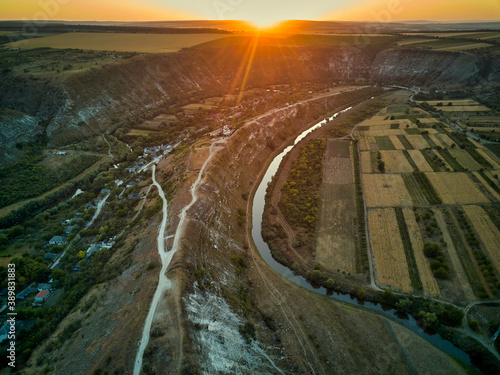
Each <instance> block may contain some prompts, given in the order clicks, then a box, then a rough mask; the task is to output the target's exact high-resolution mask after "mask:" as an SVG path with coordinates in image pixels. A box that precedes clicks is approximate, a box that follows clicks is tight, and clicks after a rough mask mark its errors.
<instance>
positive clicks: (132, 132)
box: [127, 129, 153, 137]
mask: <svg viewBox="0 0 500 375" xmlns="http://www.w3.org/2000/svg"><path fill="white" fill-rule="evenodd" d="M151 133H153V132H152V131H149V130H143V129H130V131H129V132H128V133H127V135H132V136H136V137H139V136H141V135H143V136H148V135H150V134H151Z"/></svg>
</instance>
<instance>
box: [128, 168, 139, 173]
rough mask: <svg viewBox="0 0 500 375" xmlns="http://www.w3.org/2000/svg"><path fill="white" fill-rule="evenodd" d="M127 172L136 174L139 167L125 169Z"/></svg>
mask: <svg viewBox="0 0 500 375" xmlns="http://www.w3.org/2000/svg"><path fill="white" fill-rule="evenodd" d="M125 170H127V171H129V172H130V173H136V172H137V167H131V168H125Z"/></svg>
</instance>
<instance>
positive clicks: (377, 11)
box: [321, 0, 500, 22]
mask: <svg viewBox="0 0 500 375" xmlns="http://www.w3.org/2000/svg"><path fill="white" fill-rule="evenodd" d="M321 19H323V20H332V19H335V20H344V21H347V20H358V21H377V22H394V21H405V20H430V21H461V20H489V21H494V20H497V21H500V1H499V0H476V1H471V0H418V1H417V0H364V1H359V2H358V3H357V4H353V3H350V4H349V5H345V6H344V7H342V8H341V9H337V10H336V11H334V12H331V13H327V14H325V15H323V16H322V17H321Z"/></svg>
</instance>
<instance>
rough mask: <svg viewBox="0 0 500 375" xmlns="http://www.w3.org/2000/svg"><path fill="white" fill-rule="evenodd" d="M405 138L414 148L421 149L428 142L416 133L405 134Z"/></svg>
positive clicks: (426, 146) (427, 145)
mask: <svg viewBox="0 0 500 375" xmlns="http://www.w3.org/2000/svg"><path fill="white" fill-rule="evenodd" d="M406 139H407V140H408V142H410V143H411V145H412V146H413V148H414V149H415V150H423V149H424V148H428V147H429V143H427V141H426V140H425V139H424V137H422V136H421V135H419V134H418V135H417V134H408V135H406Z"/></svg>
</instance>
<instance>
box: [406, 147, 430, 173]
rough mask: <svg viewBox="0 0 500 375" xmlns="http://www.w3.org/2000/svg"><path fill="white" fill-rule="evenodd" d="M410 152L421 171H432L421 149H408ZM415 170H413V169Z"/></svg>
mask: <svg viewBox="0 0 500 375" xmlns="http://www.w3.org/2000/svg"><path fill="white" fill-rule="evenodd" d="M408 154H409V155H410V157H411V159H412V160H413V162H414V163H415V165H416V166H417V168H418V170H419V171H420V172H432V171H433V169H432V167H431V166H430V165H429V163H428V162H427V160H426V159H425V157H424V155H422V152H420V151H419V150H408ZM411 172H413V170H412V171H411Z"/></svg>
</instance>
